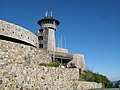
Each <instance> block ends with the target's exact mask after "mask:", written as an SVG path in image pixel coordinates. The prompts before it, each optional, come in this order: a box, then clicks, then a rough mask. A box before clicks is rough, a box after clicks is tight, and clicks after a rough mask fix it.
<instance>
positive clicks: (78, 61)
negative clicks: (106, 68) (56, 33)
mask: <svg viewBox="0 0 120 90" xmlns="http://www.w3.org/2000/svg"><path fill="white" fill-rule="evenodd" d="M70 63H74V64H75V66H76V67H77V68H81V70H85V69H86V65H85V58H84V55H83V54H73V59H72V61H70V62H69V63H68V64H69V65H70Z"/></svg>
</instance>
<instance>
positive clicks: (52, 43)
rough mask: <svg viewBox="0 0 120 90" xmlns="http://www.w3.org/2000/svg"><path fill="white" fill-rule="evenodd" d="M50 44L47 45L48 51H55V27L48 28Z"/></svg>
mask: <svg viewBox="0 0 120 90" xmlns="http://www.w3.org/2000/svg"><path fill="white" fill-rule="evenodd" d="M48 29H49V30H48V45H47V50H48V51H54V50H55V48H56V45H55V31H54V29H50V28H48Z"/></svg>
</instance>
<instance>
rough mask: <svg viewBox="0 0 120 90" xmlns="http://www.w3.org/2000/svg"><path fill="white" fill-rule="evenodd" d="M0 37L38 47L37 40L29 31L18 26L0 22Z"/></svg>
mask: <svg viewBox="0 0 120 90" xmlns="http://www.w3.org/2000/svg"><path fill="white" fill-rule="evenodd" d="M0 35H2V36H6V37H10V38H14V39H18V40H21V41H24V42H26V43H29V44H31V45H33V46H35V47H38V38H37V36H36V35H34V34H33V33H31V32H30V31H29V30H27V29H25V28H22V27H20V26H18V25H15V24H12V23H8V22H6V21H3V20H0Z"/></svg>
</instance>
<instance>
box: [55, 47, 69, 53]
mask: <svg viewBox="0 0 120 90" xmlns="http://www.w3.org/2000/svg"><path fill="white" fill-rule="evenodd" d="M56 52H62V53H68V49H65V48H56Z"/></svg>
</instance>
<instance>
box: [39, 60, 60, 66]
mask: <svg viewBox="0 0 120 90" xmlns="http://www.w3.org/2000/svg"><path fill="white" fill-rule="evenodd" d="M39 65H40V66H49V67H59V65H60V62H59V61H58V60H55V61H53V62H50V63H40V64H39Z"/></svg>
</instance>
